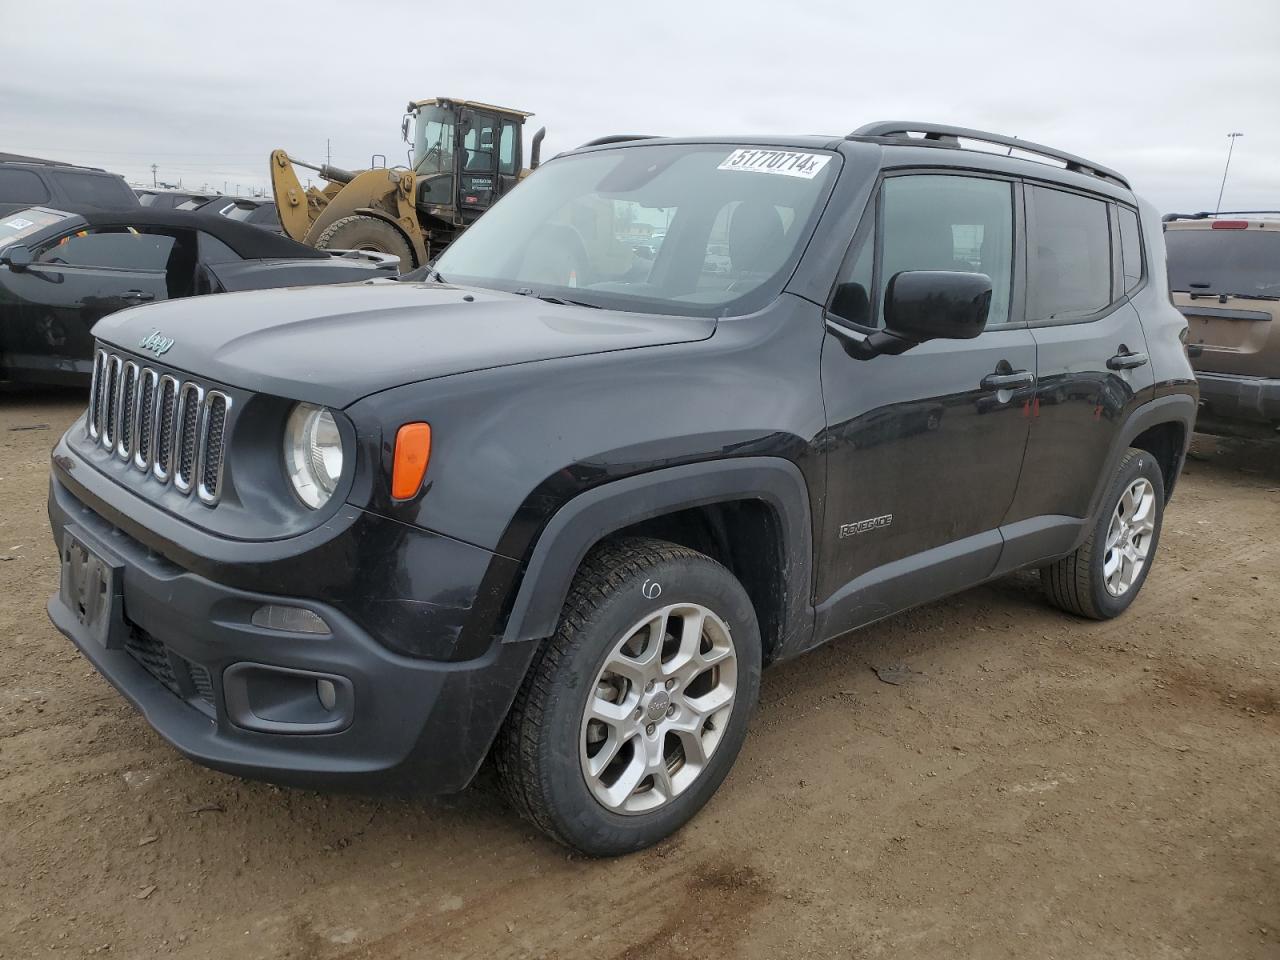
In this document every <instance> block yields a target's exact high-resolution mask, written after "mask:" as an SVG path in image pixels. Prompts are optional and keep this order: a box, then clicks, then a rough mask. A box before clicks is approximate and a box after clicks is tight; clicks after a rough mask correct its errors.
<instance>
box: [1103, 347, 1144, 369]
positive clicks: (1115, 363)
mask: <svg viewBox="0 0 1280 960" xmlns="http://www.w3.org/2000/svg"><path fill="white" fill-rule="evenodd" d="M1149 361H1150V358H1149V357H1148V356H1147V355H1146V354H1145V353H1130V352H1129V351H1127V350H1124V349H1123V348H1121V352H1120V353H1117V354H1116V355H1115V356H1114V357H1112V358H1111V359H1110V360H1108V361H1107V369H1108V370H1132V369H1133V368H1134V367H1141V366H1142V365H1143V364H1146V363H1148V362H1149Z"/></svg>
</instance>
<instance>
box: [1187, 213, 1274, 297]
mask: <svg viewBox="0 0 1280 960" xmlns="http://www.w3.org/2000/svg"><path fill="white" fill-rule="evenodd" d="M1164 242H1165V246H1166V247H1167V249H1168V259H1169V289H1171V290H1177V291H1180V292H1186V293H1195V294H1205V295H1206V296H1208V295H1214V296H1216V295H1219V294H1224V293H1225V294H1229V295H1233V296H1237V297H1280V230H1276V231H1269V230H1255V229H1249V230H1169V231H1168V232H1167V233H1166V234H1165V241H1164Z"/></svg>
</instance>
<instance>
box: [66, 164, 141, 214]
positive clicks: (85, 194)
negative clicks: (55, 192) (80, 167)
mask: <svg viewBox="0 0 1280 960" xmlns="http://www.w3.org/2000/svg"><path fill="white" fill-rule="evenodd" d="M53 179H54V182H55V183H56V184H57V185H58V188H59V189H60V190H62V191H63V192H64V193H65V194H66V195H67V199H68V200H71V201H72V202H74V203H82V204H86V205H88V206H94V207H109V208H117V207H136V206H137V205H138V198H137V197H136V196H134V193H133V191H132V190H130V189H129V187H128V185H127V184H126V183H125V182H124V181H123V180H121V179H119V178H118V177H111V176H106V175H104V174H96V173H66V172H62V171H54V172H53Z"/></svg>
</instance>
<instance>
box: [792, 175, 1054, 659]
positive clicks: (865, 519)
mask: <svg viewBox="0 0 1280 960" xmlns="http://www.w3.org/2000/svg"><path fill="white" fill-rule="evenodd" d="M1016 190H1017V184H1015V183H1012V182H1010V181H1008V180H1001V179H995V178H985V177H977V176H955V175H943V174H941V173H939V174H933V173H921V174H911V175H900V176H891V177H887V178H886V179H885V180H884V181H883V183H882V185H881V188H880V194H879V198H878V202H877V203H876V204H875V205H874V206H873V208H872V210H871V211H869V212H868V215H867V217H864V225H863V227H862V228H860V230H859V236H858V237H857V238H856V239H855V243H854V245H853V247H852V248H851V250H850V254H849V256H848V257H847V259H846V265H845V267H844V268H843V269H842V271H841V277H840V282H839V284H838V285H837V288H836V294H835V296H834V297H833V300H832V303H831V305H830V307H829V308H828V317H829V325H831V324H834V323H839V324H841V325H843V326H844V327H846V328H848V329H851V330H853V331H864V332H866V333H870V332H873V331H874V330H876V329H879V328H881V327H882V326H883V315H884V314H883V309H884V308H883V302H884V295H885V290H886V288H887V286H888V283H889V280H890V278H891V277H892V276H893V275H894V274H896V273H899V272H901V271H904V270H942V271H956V272H965V273H983V274H986V275H987V276H989V277H990V278H991V280H992V302H991V309H990V312H989V314H988V319H987V327H986V329H985V330H984V332H983V333H981V334H980V335H979V336H977V337H976V338H974V339H972V340H933V341H929V342H926V343H922V344H920V345H918V346H916V347H913V348H912V349H910V350H907V351H906V352H905V353H902V354H900V355H897V356H893V355H890V354H881V355H880V356H876V357H873V358H872V359H869V360H864V359H858V358H857V357H855V356H851V355H850V353H849V352H847V351H846V350H845V348H844V340H843V339H842V338H841V337H839V336H836V335H834V334H831V333H829V334H828V335H827V337H826V339H825V342H824V344H823V350H822V392H823V397H824V400H825V403H826V408H827V430H826V433H825V435H824V441H823V443H822V448H823V449H824V450H825V452H826V465H827V507H826V521H825V523H824V529H823V531H822V535H821V536H820V538H819V550H820V562H819V564H818V571H819V577H818V596H817V598H816V599H817V600H818V603H819V607H820V609H822V610H823V614H824V619H823V621H822V622H821V624H820V630H821V631H822V634H823V636H822V639H826V638H829V637H833V636H836V635H838V634H840V633H843V632H845V631H846V630H850V629H853V628H854V627H857V626H860V625H862V624H864V623H869V622H871V621H873V620H876V619H879V618H880V617H883V616H887V615H888V614H890V613H893V612H895V611H897V610H900V609H903V608H905V607H908V606H912V605H914V604H917V603H923V602H926V601H928V600H931V599H934V598H936V597H939V596H943V595H945V594H947V593H951V592H954V591H955V590H960V589H963V588H965V587H968V586H971V585H972V584H974V583H977V582H979V581H981V580H983V579H984V578H986V577H987V576H990V574H991V573H992V571H993V570H994V569H995V566H996V563H997V561H998V559H999V556H1000V551H1001V548H1002V544H1003V539H1002V537H1001V534H1000V531H999V527H1000V525H1001V522H1002V521H1003V519H1004V516H1005V514H1006V513H1007V512H1008V510H1009V507H1010V504H1011V503H1012V502H1013V498H1014V493H1015V491H1016V489H1017V485H1018V477H1019V474H1020V472H1021V470H1022V458H1023V453H1024V451H1025V448H1026V445H1027V435H1028V428H1029V424H1030V420H1029V419H1028V414H1027V404H1028V401H1029V400H1030V398H1031V397H1032V396H1033V394H1034V387H1035V369H1036V347H1035V342H1034V340H1033V339H1032V336H1031V334H1030V332H1029V331H1028V330H1027V329H1026V325H1025V323H1023V322H1022V317H1021V308H1020V306H1018V304H1019V303H1020V300H1021V296H1020V290H1019V288H1020V286H1021V284H1020V281H1019V282H1015V269H1014V265H1015V256H1014V251H1015V250H1016V249H1017V248H1018V246H1019V243H1020V241H1018V240H1017V236H1018V234H1020V232H1021V226H1020V224H1019V218H1018V216H1017V209H1018V207H1017V205H1016V204H1015V203H1014V199H1015V191H1016Z"/></svg>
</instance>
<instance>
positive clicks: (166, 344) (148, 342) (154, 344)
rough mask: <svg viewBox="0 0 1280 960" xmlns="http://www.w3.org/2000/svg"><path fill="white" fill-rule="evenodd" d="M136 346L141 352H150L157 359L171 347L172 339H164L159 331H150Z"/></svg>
mask: <svg viewBox="0 0 1280 960" xmlns="http://www.w3.org/2000/svg"><path fill="white" fill-rule="evenodd" d="M138 346H140V347H141V348H142V349H143V350H150V351H151V352H152V353H154V354H155V355H156V356H157V357H159V356H163V355H164V354H166V353H168V352H169V348H170V347H172V346H173V337H166V336H165V335H164V334H163V333H161V332H160V331H159V330H152V331H151V332H150V333H148V334H147V335H146V336H145V337H143V338H142V339H141V340H139V341H138Z"/></svg>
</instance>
